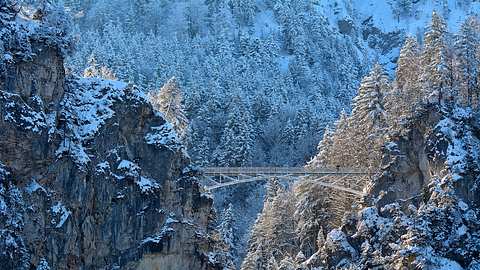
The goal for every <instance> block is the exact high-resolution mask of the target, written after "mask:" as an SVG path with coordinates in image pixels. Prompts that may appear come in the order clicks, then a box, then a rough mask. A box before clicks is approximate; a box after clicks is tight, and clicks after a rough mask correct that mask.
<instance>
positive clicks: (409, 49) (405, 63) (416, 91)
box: [385, 37, 425, 130]
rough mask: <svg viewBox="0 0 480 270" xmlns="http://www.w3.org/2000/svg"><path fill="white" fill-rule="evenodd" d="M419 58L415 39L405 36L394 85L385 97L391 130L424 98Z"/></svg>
mask: <svg viewBox="0 0 480 270" xmlns="http://www.w3.org/2000/svg"><path fill="white" fill-rule="evenodd" d="M420 60H421V59H420V49H419V46H418V43H417V41H416V39H414V38H412V37H409V38H407V40H406V41H405V44H404V46H403V47H402V49H401V50H400V57H399V58H398V62H397V72H396V78H395V84H394V87H393V89H392V91H390V93H388V94H387V96H386V97H385V107H386V109H387V111H388V123H389V128H390V129H391V130H399V128H400V124H401V123H402V122H403V121H404V119H406V118H407V117H408V116H410V115H411V114H412V112H413V111H414V109H415V108H416V107H417V106H418V104H419V103H420V102H422V101H423V100H424V98H425V96H424V93H423V91H422V85H421V83H420V74H421V63H420Z"/></svg>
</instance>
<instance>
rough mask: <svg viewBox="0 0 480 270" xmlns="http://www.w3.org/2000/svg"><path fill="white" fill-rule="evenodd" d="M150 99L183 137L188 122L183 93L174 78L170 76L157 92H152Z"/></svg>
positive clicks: (185, 133) (185, 134)
mask: <svg viewBox="0 0 480 270" xmlns="http://www.w3.org/2000/svg"><path fill="white" fill-rule="evenodd" d="M151 101H152V104H153V106H154V107H155V108H156V109H157V110H159V111H160V112H162V113H163V115H164V116H165V119H166V120H167V121H169V122H170V123H172V124H173V126H174V128H175V130H176V131H177V133H178V134H179V136H180V138H185V136H187V131H188V126H189V123H188V119H187V117H186V116H185V110H184V107H183V93H182V90H181V89H180V86H179V85H178V83H177V80H176V78H175V77H172V78H171V79H170V80H168V82H167V83H166V84H165V85H164V86H163V87H162V88H161V89H160V91H159V92H157V93H154V94H152V95H151Z"/></svg>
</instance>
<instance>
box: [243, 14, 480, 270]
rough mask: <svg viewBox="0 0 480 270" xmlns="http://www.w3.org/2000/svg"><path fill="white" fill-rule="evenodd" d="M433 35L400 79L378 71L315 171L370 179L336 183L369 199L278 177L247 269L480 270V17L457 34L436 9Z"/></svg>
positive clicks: (406, 49) (408, 50) (406, 58)
mask: <svg viewBox="0 0 480 270" xmlns="http://www.w3.org/2000/svg"><path fill="white" fill-rule="evenodd" d="M427 29H428V31H427V32H426V33H425V36H424V38H423V40H424V42H423V45H419V44H418V43H417V41H416V39H414V38H409V39H408V40H407V41H406V42H405V45H404V46H403V48H402V50H401V53H400V58H399V60H398V68H397V69H396V72H395V79H394V80H393V81H392V80H390V79H389V78H388V76H387V75H386V73H385V71H384V69H383V68H382V66H380V65H375V66H374V67H373V69H372V70H371V71H370V73H369V74H368V75H367V76H366V77H365V78H364V79H363V80H362V83H361V86H360V90H359V94H358V95H357V97H356V98H355V99H354V103H353V110H352V113H351V114H344V115H342V117H341V118H340V119H339V120H338V121H337V123H336V126H335V129H334V130H330V131H327V132H326V133H325V136H324V138H323V140H322V142H321V144H320V146H319V150H320V151H319V153H318V155H317V156H316V157H315V158H314V159H313V160H312V161H311V162H310V163H309V164H308V166H309V167H312V168H316V167H325V166H327V167H335V166H341V167H350V168H351V167H353V168H358V169H361V170H363V171H367V172H370V173H371V174H372V176H371V177H349V178H333V177H330V178H331V179H330V181H331V182H332V183H333V182H334V183H335V184H337V185H343V186H345V187H352V188H358V187H361V188H362V187H363V192H365V193H366V195H365V196H362V197H358V196H357V197H355V196H347V194H344V192H343V191H338V190H331V189H328V188H325V187H323V186H322V185H320V184H319V183H318V181H317V180H315V179H308V178H307V179H304V180H303V181H299V182H298V183H297V184H296V185H295V187H294V188H293V190H291V189H287V188H284V187H281V186H279V185H278V183H276V182H275V181H272V183H271V184H270V185H269V187H270V188H269V189H270V190H271V191H270V193H269V196H267V199H266V200H265V207H264V210H263V212H262V214H261V215H260V216H259V218H258V219H257V222H256V224H255V226H254V228H253V232H252V238H251V239H250V245H249V250H248V254H247V256H246V258H245V260H244V261H243V264H242V269H325V268H326V269H377V268H379V269H478V268H479V267H480V261H479V259H480V223H479V221H478V215H479V214H480V208H479V207H480V204H479V203H480V196H479V193H478V188H479V184H480V182H479V181H480V156H479V153H480V103H479V102H480V90H479V89H480V87H479V86H480V85H479V83H478V78H479V72H478V70H479V61H478V59H479V56H480V55H479V48H480V47H479V44H480V39H479V37H480V21H479V20H478V18H477V17H469V18H466V20H465V21H464V22H463V23H462V25H461V27H460V30H459V31H458V32H457V33H455V34H452V33H449V32H448V31H447V29H448V28H447V26H446V24H445V21H444V20H443V19H442V17H441V16H439V15H438V14H436V13H434V14H433V17H432V20H431V22H430V23H429V27H428V28H427ZM325 180H327V179H325Z"/></svg>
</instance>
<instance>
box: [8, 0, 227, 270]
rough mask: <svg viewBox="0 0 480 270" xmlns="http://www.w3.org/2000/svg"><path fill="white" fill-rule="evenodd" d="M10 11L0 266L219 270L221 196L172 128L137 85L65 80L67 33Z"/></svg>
mask: <svg viewBox="0 0 480 270" xmlns="http://www.w3.org/2000/svg"><path fill="white" fill-rule="evenodd" d="M4 4H5V3H4V2H3V1H2V2H1V5H4ZM7 11H8V12H11V13H12V14H14V13H15V9H8V6H2V9H1V10H0V13H2V14H1V15H2V16H1V23H0V24H1V27H2V29H1V32H2V35H1V36H0V37H1V39H2V42H1V44H0V45H1V46H0V47H1V51H2V55H1V56H2V58H1V61H2V64H1V66H0V68H1V70H2V76H0V78H1V79H0V262H1V264H0V269H162V270H168V269H220V268H221V262H220V259H218V258H219V257H218V256H219V254H220V253H215V248H216V246H217V243H218V240H216V239H215V237H214V235H215V232H214V231H213V229H212V228H211V226H210V224H211V223H212V218H213V216H214V215H213V214H214V213H213V208H212V199H211V198H209V197H207V196H205V195H204V194H202V193H201V191H200V187H199V184H198V182H197V173H196V172H195V170H193V169H191V167H190V166H189V160H188V156H187V155H186V153H185V151H184V148H183V146H182V145H181V144H180V143H179V142H178V140H177V138H176V134H175V132H174V131H173V129H172V126H171V124H170V123H168V122H166V121H165V120H164V118H163V117H162V115H161V114H160V113H158V112H157V111H155V110H154V109H153V108H152V106H151V104H150V103H149V101H148V100H147V99H146V97H145V96H144V95H143V93H142V92H141V91H139V90H138V89H136V88H135V87H134V86H130V85H127V84H124V83H120V82H115V81H105V80H101V79H97V78H76V77H71V76H66V75H65V71H64V68H63V52H62V50H63V46H64V45H65V43H62V42H63V41H62V39H61V38H63V37H64V35H63V34H62V33H61V32H55V31H48V32H44V33H43V32H39V30H40V29H41V28H42V27H44V26H43V25H42V22H34V21H28V20H26V19H21V20H20V19H19V18H15V17H16V16H15V15H12V16H7V15H8V14H6V12H7ZM4 13H5V14H4ZM9 14H10V13H9ZM4 15H5V16H4ZM48 29H50V28H48ZM52 33H54V35H52ZM19 37H21V39H19ZM22 44H24V45H27V47H28V49H26V50H19V49H18V48H27V47H26V46H20V45H22Z"/></svg>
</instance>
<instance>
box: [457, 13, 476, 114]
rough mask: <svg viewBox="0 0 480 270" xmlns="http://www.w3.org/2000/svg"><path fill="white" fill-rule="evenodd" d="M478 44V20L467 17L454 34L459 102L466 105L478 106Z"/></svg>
mask: <svg viewBox="0 0 480 270" xmlns="http://www.w3.org/2000/svg"><path fill="white" fill-rule="evenodd" d="M479 46H480V22H479V20H478V18H477V17H474V16H472V17H469V18H468V19H466V20H465V22H464V23H463V24H462V26H461V28H460V31H459V32H458V34H457V35H456V36H455V52H456V55H457V57H456V62H455V67H454V68H455V71H456V72H455V74H456V75H457V76H458V78H455V79H456V81H458V82H459V83H460V85H459V86H458V87H459V94H460V96H461V98H462V100H461V102H462V103H463V104H464V105H466V106H473V107H478V101H479V95H480V90H479V85H478V78H479V72H478V66H479V53H480V51H479Z"/></svg>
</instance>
